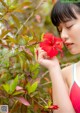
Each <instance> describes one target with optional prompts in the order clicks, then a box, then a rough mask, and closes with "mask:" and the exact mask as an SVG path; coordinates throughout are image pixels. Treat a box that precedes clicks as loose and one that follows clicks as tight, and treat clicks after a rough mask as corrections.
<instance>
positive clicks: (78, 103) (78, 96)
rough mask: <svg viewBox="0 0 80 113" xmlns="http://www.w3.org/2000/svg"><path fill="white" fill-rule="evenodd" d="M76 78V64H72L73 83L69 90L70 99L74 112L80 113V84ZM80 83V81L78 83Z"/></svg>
mask: <svg viewBox="0 0 80 113" xmlns="http://www.w3.org/2000/svg"><path fill="white" fill-rule="evenodd" d="M77 81H78V80H77V78H76V64H74V65H73V85H72V87H71V91H70V99H71V102H72V105H73V107H74V109H75V112H76V113H80V86H79V85H78V82H77ZM79 84H80V83H79Z"/></svg>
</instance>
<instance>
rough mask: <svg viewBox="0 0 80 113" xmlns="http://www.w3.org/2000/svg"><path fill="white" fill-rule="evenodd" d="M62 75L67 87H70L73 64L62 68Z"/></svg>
mask: <svg viewBox="0 0 80 113" xmlns="http://www.w3.org/2000/svg"><path fill="white" fill-rule="evenodd" d="M62 76H63V79H64V82H65V84H66V86H67V88H68V89H69V88H70V86H71V83H72V64H71V65H69V66H66V67H65V68H63V69H62Z"/></svg>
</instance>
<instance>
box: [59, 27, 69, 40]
mask: <svg viewBox="0 0 80 113" xmlns="http://www.w3.org/2000/svg"><path fill="white" fill-rule="evenodd" d="M68 37H69V36H68V32H67V30H66V29H62V32H61V38H62V40H63V41H64V42H65V41H66V40H67V39H68Z"/></svg>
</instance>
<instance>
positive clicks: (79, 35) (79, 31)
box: [71, 24, 80, 42]
mask: <svg viewBox="0 0 80 113" xmlns="http://www.w3.org/2000/svg"><path fill="white" fill-rule="evenodd" d="M71 37H72V38H73V40H74V41H75V42H76V41H79V42H80V24H77V25H75V26H74V27H73V28H72V30H71Z"/></svg>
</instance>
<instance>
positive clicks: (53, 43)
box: [40, 33, 63, 58]
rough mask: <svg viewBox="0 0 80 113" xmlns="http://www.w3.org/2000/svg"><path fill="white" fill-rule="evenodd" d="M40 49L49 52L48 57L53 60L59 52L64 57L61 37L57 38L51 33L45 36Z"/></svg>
mask: <svg viewBox="0 0 80 113" xmlns="http://www.w3.org/2000/svg"><path fill="white" fill-rule="evenodd" d="M40 47H41V48H42V49H43V50H44V51H46V52H47V55H48V56H49V57H50V58H52V57H53V56H56V55H57V54H58V53H59V52H61V55H63V51H62V48H63V41H62V39H61V38H59V37H55V36H54V35H53V34H51V33H46V34H44V35H43V41H42V42H40Z"/></svg>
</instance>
